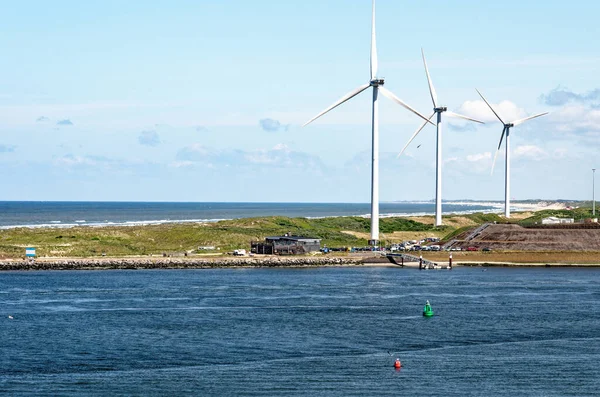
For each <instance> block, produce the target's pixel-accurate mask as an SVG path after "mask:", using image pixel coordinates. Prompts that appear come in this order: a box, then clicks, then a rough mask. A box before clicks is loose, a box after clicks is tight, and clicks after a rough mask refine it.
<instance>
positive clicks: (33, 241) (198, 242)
mask: <svg viewBox="0 0 600 397" xmlns="http://www.w3.org/2000/svg"><path fill="white" fill-rule="evenodd" d="M369 228H370V221H369V219H365V218H360V217H339V218H323V219H306V218H286V217H265V218H246V219H236V220H230V221H221V222H216V223H203V224H198V223H194V224H164V225H150V226H131V227H122V226H121V227H101V228H100V227H85V226H84V227H74V228H69V229H53V228H42V229H26V228H20V229H9V230H2V231H0V257H3V258H15V257H21V256H23V255H24V251H25V247H28V246H32V247H36V248H37V254H38V256H55V257H91V256H100V255H102V254H103V253H104V254H106V255H107V256H126V255H149V254H162V253H164V252H166V253H174V252H178V253H182V252H196V250H197V248H198V247H199V246H215V247H218V248H220V250H219V252H227V251H230V250H233V249H236V248H249V243H250V241H251V240H262V239H264V238H265V237H266V236H271V235H281V234H284V233H292V234H294V235H304V236H311V237H318V238H321V239H322V243H323V244H326V245H328V246H330V247H341V246H364V245H367V240H366V237H365V238H359V237H356V236H355V235H352V234H349V233H344V232H343V231H352V232H357V233H361V234H362V233H365V235H366V234H367V232H368V231H369ZM434 230H440V229H439V228H437V229H436V228H435V227H433V226H432V225H427V224H423V223H420V222H415V221H412V220H409V219H406V218H386V219H382V220H381V231H382V233H394V232H395V231H416V232H427V231H434ZM441 230H443V229H441Z"/></svg>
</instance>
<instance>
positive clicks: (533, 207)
mask: <svg viewBox="0 0 600 397" xmlns="http://www.w3.org/2000/svg"><path fill="white" fill-rule="evenodd" d="M392 203H394V202H392ZM406 203H408V204H423V203H428V204H429V203H430V202H419V201H414V202H413V201H410V202H406ZM444 204H445V205H462V206H466V207H469V206H484V207H491V208H490V209H487V210H481V209H469V210H463V211H455V212H447V213H444V216H462V215H471V214H475V213H484V214H501V213H502V212H503V209H502V208H503V204H502V203H499V202H489V201H482V202H465V201H449V202H445V203H444ZM566 208H567V206H566V204H564V203H560V202H556V201H539V202H537V203H516V204H513V205H512V211H513V212H515V213H517V212H537V211H543V210H562V209H566ZM273 216H278V215H273ZM433 216H435V212H415V213H407V212H401V213H381V214H380V218H411V217H433ZM345 217H359V218H366V219H370V218H371V215H370V214H354V215H353V214H349V215H324V216H304V217H302V216H301V217H300V218H307V219H326V218H345ZM248 218H252V217H239V218H237V217H234V218H214V219H155V220H140V221H122V222H112V221H110V222H108V221H107V222H91V223H87V222H86V221H84V220H82V221H75V222H73V223H62V222H61V221H48V222H47V223H40V224H17V225H0V230H12V229H71V228H77V227H89V228H104V227H135V226H152V225H171V224H207V223H217V222H220V221H231V220H236V219H248Z"/></svg>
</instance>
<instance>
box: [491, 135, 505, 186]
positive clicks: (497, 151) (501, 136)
mask: <svg viewBox="0 0 600 397" xmlns="http://www.w3.org/2000/svg"><path fill="white" fill-rule="evenodd" d="M505 132H506V127H504V128H503V129H502V135H500V143H499V144H498V149H496V154H495V155H494V161H493V162H492V172H491V173H490V175H492V174H493V173H494V166H495V165H496V158H497V157H498V153H499V152H500V146H502V140H503V139H504V133H505Z"/></svg>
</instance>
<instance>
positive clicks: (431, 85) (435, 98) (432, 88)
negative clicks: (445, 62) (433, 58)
mask: <svg viewBox="0 0 600 397" xmlns="http://www.w3.org/2000/svg"><path fill="white" fill-rule="evenodd" d="M421 55H422V56H423V65H425V74H426V75H427V83H429V93H430V94H431V100H432V101H433V107H434V108H437V107H438V105H437V103H438V102H437V94H436V92H435V88H434V87H433V82H432V81H431V76H430V75H429V69H428V68H427V61H426V60H425V52H424V51H423V49H422V48H421Z"/></svg>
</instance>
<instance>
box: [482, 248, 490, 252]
mask: <svg viewBox="0 0 600 397" xmlns="http://www.w3.org/2000/svg"><path fill="white" fill-rule="evenodd" d="M482 251H483V252H491V251H492V249H491V248H490V247H485V248H483V249H482Z"/></svg>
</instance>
